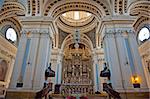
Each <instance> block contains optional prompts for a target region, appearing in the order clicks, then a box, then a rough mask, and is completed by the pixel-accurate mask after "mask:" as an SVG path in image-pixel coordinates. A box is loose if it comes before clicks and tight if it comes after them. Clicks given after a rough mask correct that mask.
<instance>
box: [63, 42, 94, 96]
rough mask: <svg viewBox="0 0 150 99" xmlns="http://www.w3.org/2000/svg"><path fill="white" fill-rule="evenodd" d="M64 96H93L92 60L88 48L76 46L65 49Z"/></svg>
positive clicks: (72, 45) (80, 45)
mask: <svg viewBox="0 0 150 99" xmlns="http://www.w3.org/2000/svg"><path fill="white" fill-rule="evenodd" d="M62 78H63V79H62V87H61V92H62V94H92V93H93V79H92V78H93V70H92V58H91V55H90V52H89V50H88V48H87V47H86V46H85V45H83V44H79V48H75V47H74V44H71V45H69V47H68V48H66V49H65V52H64V58H63V69H62Z"/></svg>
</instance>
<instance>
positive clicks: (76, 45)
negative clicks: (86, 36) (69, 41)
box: [74, 29, 80, 49]
mask: <svg viewBox="0 0 150 99" xmlns="http://www.w3.org/2000/svg"><path fill="white" fill-rule="evenodd" d="M79 42H80V31H79V29H75V33H74V43H75V45H74V47H75V49H78V48H79Z"/></svg>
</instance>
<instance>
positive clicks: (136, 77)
mask: <svg viewBox="0 0 150 99" xmlns="http://www.w3.org/2000/svg"><path fill="white" fill-rule="evenodd" d="M131 79H132V83H133V84H134V83H140V82H141V80H140V77H138V76H132V77H131Z"/></svg>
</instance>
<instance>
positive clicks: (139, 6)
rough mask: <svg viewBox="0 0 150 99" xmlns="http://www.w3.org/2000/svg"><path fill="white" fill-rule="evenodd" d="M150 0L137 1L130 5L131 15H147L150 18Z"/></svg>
mask: <svg viewBox="0 0 150 99" xmlns="http://www.w3.org/2000/svg"><path fill="white" fill-rule="evenodd" d="M149 5H150V2H149V1H136V2H133V3H131V4H130V5H129V8H128V11H129V13H130V15H132V16H136V15H140V14H141V15H142V16H145V17H148V18H150V16H149V13H150V10H149V9H150V6H149Z"/></svg>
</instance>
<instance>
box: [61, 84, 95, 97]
mask: <svg viewBox="0 0 150 99" xmlns="http://www.w3.org/2000/svg"><path fill="white" fill-rule="evenodd" d="M61 94H63V95H68V94H93V85H73V84H72V85H61Z"/></svg>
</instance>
